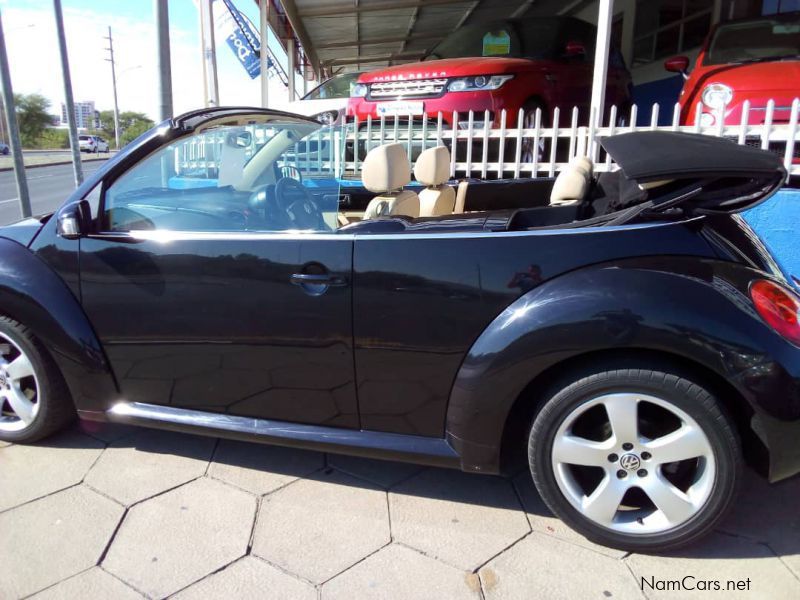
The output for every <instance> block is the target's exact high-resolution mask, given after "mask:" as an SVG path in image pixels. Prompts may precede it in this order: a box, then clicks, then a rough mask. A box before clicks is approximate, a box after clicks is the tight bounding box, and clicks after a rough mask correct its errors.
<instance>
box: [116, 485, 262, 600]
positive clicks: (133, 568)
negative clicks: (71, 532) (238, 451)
mask: <svg viewBox="0 0 800 600" xmlns="http://www.w3.org/2000/svg"><path fill="white" fill-rule="evenodd" d="M255 509H256V499H255V498H254V497H253V496H251V495H250V494H247V493H246V492H243V491H241V490H237V489H236V488H233V487H231V486H229V485H226V484H224V483H221V482H219V481H214V480H213V479H209V478H207V477H203V478H201V479H198V480H196V481H193V482H191V483H188V484H186V485H183V486H181V487H179V488H177V489H174V490H171V491H169V492H167V493H166V494H162V495H161V496H158V497H156V498H151V499H150V500H147V501H145V502H142V503H141V504H138V505H136V506H134V507H133V508H131V509H130V511H129V512H128V515H127V516H126V517H125V520H124V521H123V523H122V525H121V526H120V529H119V532H118V533H117V536H116V538H115V539H114V543H113V544H112V545H111V549H110V550H109V551H108V554H107V555H106V558H105V560H104V561H103V564H102V566H103V568H104V569H106V570H107V571H109V572H111V573H113V574H114V575H116V576H117V577H119V578H120V579H122V580H123V581H126V582H127V583H129V584H130V585H132V586H133V587H135V588H136V589H137V590H141V591H142V592H144V593H145V594H147V595H149V596H159V597H161V596H166V595H169V594H172V593H174V592H176V591H178V590H180V589H182V588H184V587H186V586H187V585H189V584H190V583H192V582H194V581H197V580H198V579H200V578H201V577H204V576H205V575H208V574H209V573H213V572H214V571H216V570H217V569H219V568H221V567H224V566H225V565H226V564H228V563H230V562H232V561H234V560H236V559H237V558H239V557H240V556H243V555H244V554H245V552H246V551H247V544H248V541H249V539H250V531H251V529H252V525H253V519H254V518H255Z"/></svg>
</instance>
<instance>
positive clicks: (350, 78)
mask: <svg viewBox="0 0 800 600" xmlns="http://www.w3.org/2000/svg"><path fill="white" fill-rule="evenodd" d="M359 75H361V73H360V72H356V73H345V74H344V75H336V76H335V77H331V78H330V79H328V80H327V81H325V82H323V83H322V84H321V85H318V86H317V87H316V88H314V89H313V90H311V91H310V92H308V94H306V95H305V96H303V98H302V100H328V99H331V98H349V97H350V90H351V89H352V87H353V85H354V84H355V82H356V80H357V79H358V76H359Z"/></svg>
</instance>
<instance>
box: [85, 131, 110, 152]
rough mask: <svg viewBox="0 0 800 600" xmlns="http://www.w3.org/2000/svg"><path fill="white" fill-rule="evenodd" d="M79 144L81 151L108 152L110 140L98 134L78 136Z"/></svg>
mask: <svg viewBox="0 0 800 600" xmlns="http://www.w3.org/2000/svg"><path fill="white" fill-rule="evenodd" d="M78 146H80V149H81V152H93V153H95V154H96V153H98V152H108V142H107V141H105V140H104V139H103V138H101V137H100V136H97V135H80V136H78Z"/></svg>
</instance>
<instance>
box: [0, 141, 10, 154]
mask: <svg viewBox="0 0 800 600" xmlns="http://www.w3.org/2000/svg"><path fill="white" fill-rule="evenodd" d="M9 152H11V148H9V147H8V144H5V143H3V142H0V154H2V155H6V154H8V153H9Z"/></svg>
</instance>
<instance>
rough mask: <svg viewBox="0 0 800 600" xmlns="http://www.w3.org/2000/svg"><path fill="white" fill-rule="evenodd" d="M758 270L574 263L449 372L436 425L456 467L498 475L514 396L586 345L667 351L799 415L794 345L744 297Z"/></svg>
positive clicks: (516, 306) (665, 260)
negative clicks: (443, 410) (458, 461)
mask: <svg viewBox="0 0 800 600" xmlns="http://www.w3.org/2000/svg"><path fill="white" fill-rule="evenodd" d="M763 276H764V275H763V274H762V273H760V272H758V271H755V270H753V269H749V268H747V267H744V266H742V265H740V264H736V263H725V262H721V261H714V260H702V259H698V258H693V257H670V256H664V257H649V258H639V259H630V260H625V261H620V262H616V263H614V264H604V265H597V266H593V267H588V268H585V269H580V270H577V271H573V272H571V273H568V274H565V275H563V276H560V277H558V278H556V279H553V280H550V281H548V282H547V283H544V284H542V285H541V286H539V287H537V288H535V289H534V290H532V291H530V292H529V293H528V294H526V295H525V296H523V297H521V298H519V299H518V300H517V301H515V302H514V303H513V304H512V305H510V306H509V307H508V308H507V309H506V310H504V311H503V312H502V313H501V314H500V315H499V316H498V317H497V318H496V319H495V320H494V321H493V322H492V323H491V324H490V325H489V326H488V327H487V329H486V330H485V331H484V332H483V333H482V334H481V336H480V337H479V338H478V339H477V340H476V342H475V343H474V345H473V346H472V348H471V349H470V351H469V353H468V354H467V356H466V358H465V360H464V362H463V363H462V365H461V368H460V369H459V372H458V374H457V376H456V379H455V382H454V385H453V388H452V391H451V395H450V402H449V405H448V410H447V421H446V432H447V437H448V440H449V442H450V444H451V445H452V446H453V447H454V448H455V449H456V450H457V451H458V452H459V454H460V455H461V458H462V467H463V468H464V469H466V470H472V471H483V472H497V471H498V469H499V466H500V449H501V446H502V438H503V433H504V429H505V426H506V422H507V418H508V415H509V414H510V412H511V409H512V407H513V405H514V403H515V401H516V400H517V398H519V397H520V395H521V394H522V393H523V391H525V390H526V388H527V387H528V385H529V384H531V382H533V381H534V380H535V379H536V378H537V376H539V375H541V374H542V373H544V372H545V371H547V370H548V369H550V368H551V367H554V366H556V365H558V364H559V363H562V362H563V361H566V360H568V359H573V358H576V357H579V356H581V355H583V354H587V353H597V352H601V353H602V352H603V351H608V350H629V351H630V350H649V351H658V352H661V353H664V354H671V355H677V356H680V357H683V359H684V360H689V361H692V362H693V363H695V364H698V365H700V366H702V367H704V368H705V369H710V370H711V371H713V372H714V373H716V374H718V375H719V376H720V377H722V378H725V379H726V380H728V381H729V382H730V383H731V384H732V385H733V386H734V387H735V388H736V389H737V391H738V392H739V393H740V394H741V395H742V397H744V398H745V400H747V402H748V403H749V404H750V405H751V406H752V408H753V410H754V411H756V412H764V413H766V414H770V415H772V416H774V417H777V418H783V419H797V418H798V417H799V416H800V390H798V383H797V382H798V379H796V377H797V376H798V375H799V374H798V373H792V372H790V371H791V370H792V367H791V365H792V364H795V365H796V364H797V360H796V352H797V350H796V349H795V348H793V347H791V345H790V344H788V343H787V342H785V341H784V340H783V339H782V338H780V337H779V336H778V335H777V334H775V333H774V332H773V331H772V330H771V329H769V328H767V327H766V326H765V325H764V324H763V323H762V322H761V320H760V318H759V317H758V315H757V314H756V313H755V311H754V309H753V307H752V303H751V301H750V299H749V297H748V295H747V286H748V284H749V282H750V281H751V280H752V279H753V278H754V277H763ZM786 365H789V367H788V371H787V367H786ZM533 391H534V395H535V392H536V390H535V389H534V390H533ZM538 400H541V398H539V399H538Z"/></svg>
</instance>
